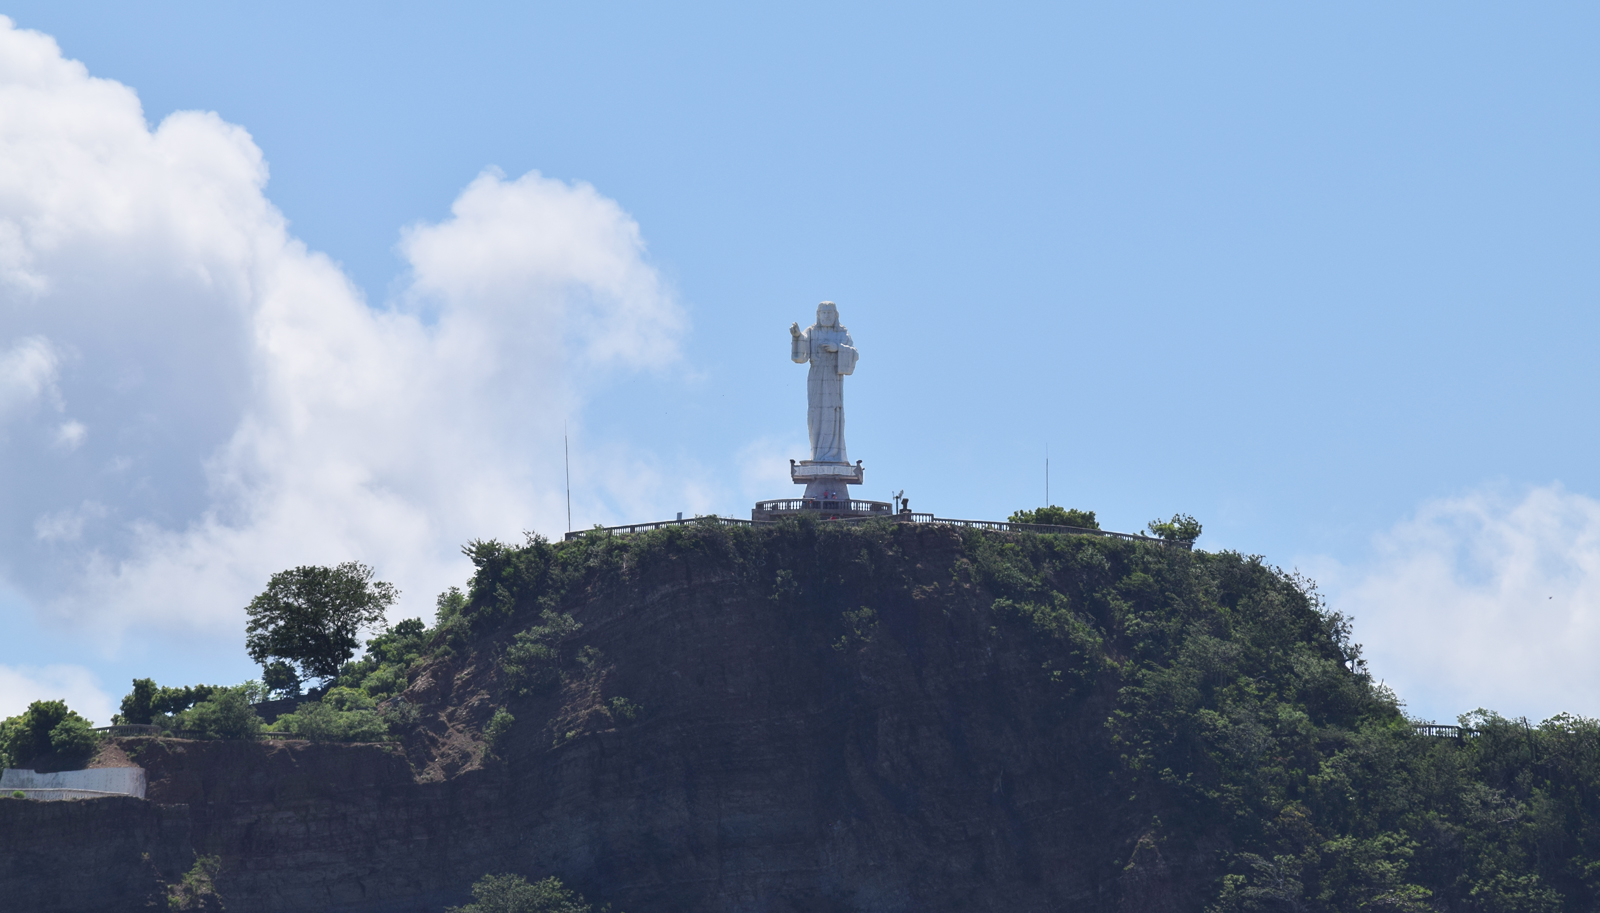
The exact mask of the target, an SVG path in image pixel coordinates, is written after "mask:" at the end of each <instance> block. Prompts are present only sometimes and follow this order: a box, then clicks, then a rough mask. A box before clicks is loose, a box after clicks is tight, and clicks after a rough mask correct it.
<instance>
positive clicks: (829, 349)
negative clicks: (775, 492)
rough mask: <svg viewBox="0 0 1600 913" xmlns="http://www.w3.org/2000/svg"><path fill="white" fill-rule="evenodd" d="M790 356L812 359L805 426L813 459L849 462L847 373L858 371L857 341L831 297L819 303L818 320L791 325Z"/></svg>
mask: <svg viewBox="0 0 1600 913" xmlns="http://www.w3.org/2000/svg"><path fill="white" fill-rule="evenodd" d="M789 357H790V358H792V359H794V362H795V363H796V364H801V365H803V364H805V363H806V362H810V363H811V371H810V373H809V374H807V375H806V427H807V428H808V429H809V430H810V431H811V459H812V461H813V462H817V463H848V462H850V458H849V457H848V456H846V455H845V450H844V376H845V375H846V374H851V373H854V372H855V369H856V359H857V357H859V353H858V352H856V345H855V341H854V340H852V339H851V338H850V331H849V330H847V329H845V328H844V327H842V326H840V325H839V309H838V308H836V307H834V304H833V302H832V301H824V302H822V303H821V304H819V305H817V322H816V323H814V324H812V325H811V326H809V327H806V328H805V329H804V330H802V329H800V324H798V323H793V324H790V325H789Z"/></svg>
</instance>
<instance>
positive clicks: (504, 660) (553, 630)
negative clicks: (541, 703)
mask: <svg viewBox="0 0 1600 913" xmlns="http://www.w3.org/2000/svg"><path fill="white" fill-rule="evenodd" d="M539 622H540V623H539V624H536V625H534V626H532V627H530V628H528V629H527V630H525V631H519V632H517V635H516V637H515V638H514V639H513V640H512V643H511V646H509V647H507V648H506V652H505V655H504V656H503V657H501V659H500V675H501V680H502V681H503V682H505V686H506V688H507V689H508V690H510V691H511V692H512V693H513V694H518V695H527V694H532V693H536V692H540V691H548V690H550V689H552V688H554V687H555V686H556V685H558V684H560V682H561V642H562V641H563V640H564V639H566V638H568V637H571V636H572V635H574V634H576V633H578V631H579V630H581V629H582V628H583V625H581V624H579V623H578V622H577V621H574V620H573V618H572V616H571V615H567V614H565V613H558V612H556V611H554V610H552V609H545V610H544V611H543V612H540V613H539ZM591 649H592V648H591ZM597 652H598V651H597ZM582 658H587V659H590V662H589V663H586V665H592V664H593V659H592V658H591V657H589V656H588V655H587V654H585V656H584V657H582Z"/></svg>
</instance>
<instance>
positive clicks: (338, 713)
mask: <svg viewBox="0 0 1600 913" xmlns="http://www.w3.org/2000/svg"><path fill="white" fill-rule="evenodd" d="M273 730H274V731H275V732H282V733H287V734H289V735H294V736H299V737H300V738H302V739H310V740H311V741H313V742H381V741H384V740H386V739H387V738H389V725H388V723H387V722H385V720H384V719H383V718H382V717H381V716H379V714H378V713H377V711H375V710H372V709H367V708H361V709H355V710H339V709H337V708H336V707H334V706H333V705H332V704H328V703H324V702H323V701H312V702H311V703H308V704H302V705H301V706H300V709H299V710H296V711H295V712H294V713H290V714H286V715H284V716H280V717H278V721H277V722H276V723H274V724H273Z"/></svg>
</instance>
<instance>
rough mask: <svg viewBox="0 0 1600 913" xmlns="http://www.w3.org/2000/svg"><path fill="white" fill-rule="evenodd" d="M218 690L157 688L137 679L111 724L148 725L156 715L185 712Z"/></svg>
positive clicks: (216, 687)
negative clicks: (120, 710)
mask: <svg viewBox="0 0 1600 913" xmlns="http://www.w3.org/2000/svg"><path fill="white" fill-rule="evenodd" d="M217 689H218V686H217V685H188V686H185V687H183V688H166V687H158V686H157V685H156V683H155V681H154V680H152V679H148V678H136V679H134V680H133V690H132V691H129V692H128V693H127V694H126V695H125V696H124V697H123V698H122V707H121V709H122V712H121V713H119V714H117V715H116V716H114V717H113V718H112V720H111V721H112V723H136V724H141V725H147V724H150V723H153V722H155V720H156V717H157V715H167V714H174V713H182V712H183V711H185V710H188V709H189V708H190V707H193V706H194V705H195V704H198V703H200V702H201V701H203V700H206V699H207V698H209V697H211V695H212V694H213V693H214V692H215V691H217Z"/></svg>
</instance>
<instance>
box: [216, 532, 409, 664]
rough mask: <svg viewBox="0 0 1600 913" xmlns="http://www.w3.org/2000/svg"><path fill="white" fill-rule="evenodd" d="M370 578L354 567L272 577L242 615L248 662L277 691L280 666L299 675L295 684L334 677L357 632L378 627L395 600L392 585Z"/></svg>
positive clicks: (350, 563)
mask: <svg viewBox="0 0 1600 913" xmlns="http://www.w3.org/2000/svg"><path fill="white" fill-rule="evenodd" d="M372 576H373V571H372V568H370V567H367V566H366V565H364V564H359V563H357V562H354V561H346V562H345V563H343V564H341V565H339V566H337V567H312V566H302V567H297V568H293V569H291V570H287V571H280V572H278V573H276V574H273V575H272V579H271V580H269V581H267V589H266V591H265V592H263V593H262V594H261V595H259V596H257V597H256V598H254V599H252V600H250V605H249V606H248V607H246V609H245V612H246V614H247V615H249V618H250V620H249V623H248V624H246V626H245V634H246V636H245V647H246V649H248V651H249V653H250V658H251V659H254V660H255V661H256V662H258V663H260V664H261V665H262V667H263V668H264V669H267V670H268V673H269V677H270V678H272V679H273V681H274V684H275V685H278V687H279V688H280V689H283V688H284V684H283V683H284V682H285V676H284V674H283V673H284V671H285V670H284V669H283V667H282V666H281V665H279V664H280V663H281V664H286V665H288V666H291V667H293V668H294V669H295V670H298V677H299V678H300V679H308V678H316V679H322V680H327V679H330V678H333V677H334V676H336V675H338V673H339V667H340V666H341V665H343V664H344V663H345V662H346V661H347V660H349V659H350V657H352V656H354V655H355V653H356V649H357V648H358V647H360V645H361V641H360V639H359V638H360V635H361V632H362V631H363V630H364V629H370V628H380V627H382V625H383V620H384V612H385V611H386V610H387V609H388V608H389V606H391V605H393V604H394V601H395V600H396V599H397V598H399V595H400V593H399V591H398V590H396V589H395V587H394V584H391V583H385V582H383V581H381V580H373V579H372ZM296 684H298V683H296Z"/></svg>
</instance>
